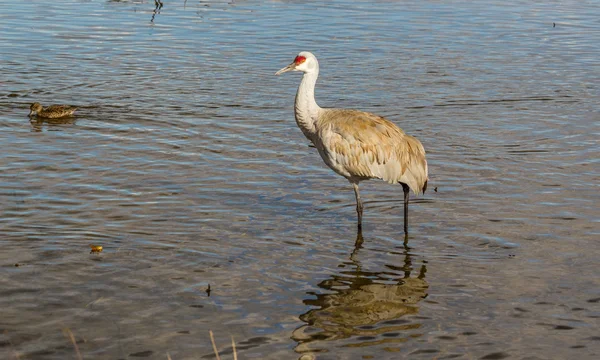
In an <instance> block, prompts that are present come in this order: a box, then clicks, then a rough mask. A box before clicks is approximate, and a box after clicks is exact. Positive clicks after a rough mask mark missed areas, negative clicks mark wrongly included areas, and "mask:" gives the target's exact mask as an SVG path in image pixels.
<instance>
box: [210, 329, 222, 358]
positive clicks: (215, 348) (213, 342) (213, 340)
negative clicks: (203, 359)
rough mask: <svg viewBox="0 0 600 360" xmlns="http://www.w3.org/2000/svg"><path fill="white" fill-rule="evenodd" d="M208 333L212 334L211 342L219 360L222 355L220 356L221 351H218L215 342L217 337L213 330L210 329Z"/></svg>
mask: <svg viewBox="0 0 600 360" xmlns="http://www.w3.org/2000/svg"><path fill="white" fill-rule="evenodd" d="M208 333H209V334H210V342H212V346H213V351H214V352H215V356H216V357H217V360H221V357H220V356H219V352H218V351H217V344H215V337H214V335H213V332H212V330H208Z"/></svg>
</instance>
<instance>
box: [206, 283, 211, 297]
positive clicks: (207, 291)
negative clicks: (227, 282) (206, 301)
mask: <svg viewBox="0 0 600 360" xmlns="http://www.w3.org/2000/svg"><path fill="white" fill-rule="evenodd" d="M206 295H208V296H209V297H210V284H208V287H207V288H206Z"/></svg>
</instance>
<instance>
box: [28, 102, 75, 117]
mask: <svg viewBox="0 0 600 360" xmlns="http://www.w3.org/2000/svg"><path fill="white" fill-rule="evenodd" d="M29 110H30V111H29V116H33V115H37V117H40V118H47V119H57V118H61V117H65V116H71V115H73V113H74V112H75V110H77V108H76V107H75V106H70V105H50V106H47V107H43V106H42V105H41V104H40V103H37V102H35V103H33V104H31V106H30V107H29Z"/></svg>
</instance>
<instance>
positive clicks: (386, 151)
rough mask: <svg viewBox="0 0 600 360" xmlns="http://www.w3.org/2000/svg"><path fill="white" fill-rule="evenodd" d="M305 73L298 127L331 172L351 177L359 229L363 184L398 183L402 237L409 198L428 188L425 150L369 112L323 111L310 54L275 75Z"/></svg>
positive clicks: (316, 69) (298, 105) (315, 66)
mask: <svg viewBox="0 0 600 360" xmlns="http://www.w3.org/2000/svg"><path fill="white" fill-rule="evenodd" d="M288 71H302V72H303V73H304V75H303V76H302V81H301V82H300V86H299V87H298V92H297V93H296V101H295V104H294V109H295V115H296V123H297V124H298V127H299V128H300V130H302V132H303V133H304V135H305V136H306V137H307V138H308V139H309V140H310V141H311V142H312V143H313V144H314V145H315V147H316V148H317V150H318V151H319V154H320V155H321V157H322V158H323V161H325V164H327V166H329V167H330V168H331V169H332V170H333V171H335V172H336V173H338V174H339V175H341V176H343V177H345V178H346V179H348V181H349V182H350V183H351V184H352V186H353V188H354V195H355V196H356V212H357V214H358V230H359V232H360V231H361V229H362V212H363V204H362V201H361V199H360V193H359V192H358V184H359V182H360V181H362V180H368V179H382V180H385V181H387V182H388V183H390V184H395V183H400V184H401V185H402V189H403V191H404V233H405V234H408V195H409V191H410V190H412V191H413V192H414V193H415V194H416V195H418V194H419V193H421V192H425V190H426V189H427V160H426V159H425V149H423V145H421V142H420V141H419V140H417V139H416V138H414V137H412V136H410V135H406V134H405V133H404V131H402V130H401V129H400V128H398V127H397V126H396V125H394V124H393V123H392V122H391V121H389V120H387V119H385V118H383V117H381V116H378V115H375V114H371V113H367V112H363V111H358V110H350V109H325V108H321V107H320V106H319V105H317V103H316V101H315V83H316V82H317V77H318V76H319V62H318V61H317V58H316V57H315V56H314V55H313V54H312V53H310V52H307V51H303V52H301V53H299V54H298V55H297V56H296V58H295V59H294V61H293V62H292V63H291V64H289V65H288V66H286V67H284V68H283V69H281V70H279V71H278V72H277V73H276V74H275V75H279V74H282V73H284V72H288Z"/></svg>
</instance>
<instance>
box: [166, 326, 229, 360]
mask: <svg viewBox="0 0 600 360" xmlns="http://www.w3.org/2000/svg"><path fill="white" fill-rule="evenodd" d="M208 333H209V334H210V342H211V343H212V347H213V351H214V352H215V356H216V357H217V360H221V357H220V356H219V351H218V350H217V344H216V343H215V336H214V335H213V332H212V330H208ZM231 349H232V350H233V360H237V358H238V357H237V350H236V349H235V341H234V340H233V336H231ZM169 360H170V359H169Z"/></svg>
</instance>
